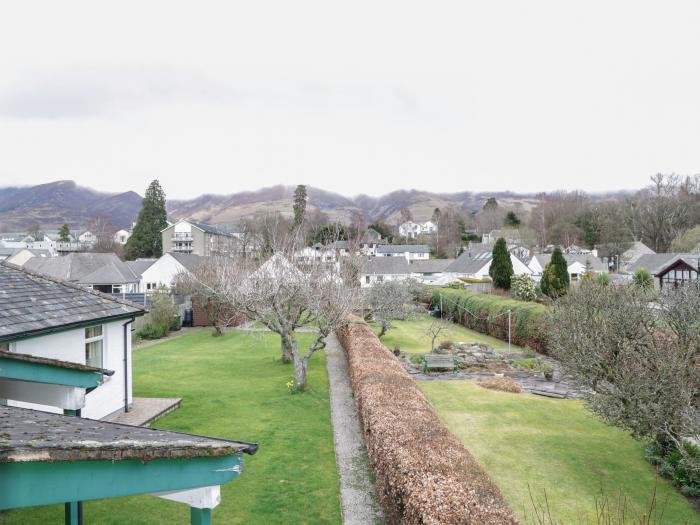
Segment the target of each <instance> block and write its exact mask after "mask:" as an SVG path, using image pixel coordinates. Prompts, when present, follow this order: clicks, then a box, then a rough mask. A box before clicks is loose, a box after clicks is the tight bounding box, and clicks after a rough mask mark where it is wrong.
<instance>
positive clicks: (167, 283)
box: [127, 252, 206, 293]
mask: <svg viewBox="0 0 700 525" xmlns="http://www.w3.org/2000/svg"><path fill="white" fill-rule="evenodd" d="M205 260H206V257H202V256H201V255H194V254H191V253H177V252H171V253H164V254H163V255H162V256H161V257H160V258H159V259H156V260H152V259H137V260H136V261H130V262H129V263H127V264H129V266H130V267H131V269H132V271H133V272H134V273H137V274H138V277H139V286H138V291H139V293H148V292H151V291H153V290H156V289H157V288H170V287H171V286H172V285H173V283H174V280H175V277H176V276H177V275H178V274H179V273H184V272H190V271H192V269H194V268H195V267H196V266H197V265H199V264H201V263H202V262H203V261H205ZM149 263H150V264H149Z"/></svg>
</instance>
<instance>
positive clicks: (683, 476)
mask: <svg viewBox="0 0 700 525" xmlns="http://www.w3.org/2000/svg"><path fill="white" fill-rule="evenodd" d="M683 448H684V449H685V451H684V452H685V454H687V455H688V456H690V457H692V458H697V457H700V448H698V446H697V445H695V444H693V443H691V442H689V441H686V442H685V443H684V444H683ZM645 456H646V458H647V460H648V461H649V462H650V463H651V464H652V465H658V467H659V473H660V474H661V475H662V476H664V477H667V478H669V479H670V480H671V482H672V483H673V484H674V485H675V486H676V487H678V488H679V489H680V491H681V492H682V493H683V494H685V495H686V496H690V497H693V498H697V497H698V496H700V473H698V472H697V471H694V470H693V469H691V468H687V466H686V462H685V461H684V460H683V456H684V454H682V453H681V452H680V451H679V450H674V449H671V450H666V451H665V450H663V449H662V447H660V446H659V445H657V444H655V443H652V444H650V445H648V446H647V448H646V450H645Z"/></svg>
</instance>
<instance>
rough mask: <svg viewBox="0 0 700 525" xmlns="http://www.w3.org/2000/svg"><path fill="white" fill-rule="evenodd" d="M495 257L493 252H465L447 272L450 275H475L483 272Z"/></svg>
mask: <svg viewBox="0 0 700 525" xmlns="http://www.w3.org/2000/svg"><path fill="white" fill-rule="evenodd" d="M492 257H493V252H492V251H491V250H482V251H479V252H475V251H472V252H470V251H465V252H462V254H461V255H460V256H459V257H457V259H455V261H454V262H453V263H452V264H450V265H449V266H448V267H447V268H446V269H445V271H446V272H448V273H461V274H466V275H469V274H474V273H476V272H478V271H479V270H481V269H482V268H483V267H484V266H485V265H487V264H488V263H489V261H490V260H491V258H492Z"/></svg>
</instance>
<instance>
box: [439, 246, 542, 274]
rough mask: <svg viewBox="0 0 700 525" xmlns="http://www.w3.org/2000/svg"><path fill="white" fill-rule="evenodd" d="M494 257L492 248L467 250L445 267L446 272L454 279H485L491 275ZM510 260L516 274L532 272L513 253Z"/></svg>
mask: <svg viewBox="0 0 700 525" xmlns="http://www.w3.org/2000/svg"><path fill="white" fill-rule="evenodd" d="M492 259H493V252H492V251H490V250H482V251H465V252H462V254H461V255H460V256H459V257H458V258H457V259H456V260H455V261H454V262H453V263H452V264H451V265H450V266H448V267H447V268H446V269H445V274H449V275H450V276H451V278H452V279H456V278H458V277H471V278H473V279H484V278H487V277H489V268H491V261H492ZM510 262H511V264H512V265H513V273H514V274H515V275H531V274H532V271H531V270H530V268H528V266H527V264H525V262H524V261H522V260H521V259H519V258H518V257H517V256H516V255H515V254H513V253H511V254H510Z"/></svg>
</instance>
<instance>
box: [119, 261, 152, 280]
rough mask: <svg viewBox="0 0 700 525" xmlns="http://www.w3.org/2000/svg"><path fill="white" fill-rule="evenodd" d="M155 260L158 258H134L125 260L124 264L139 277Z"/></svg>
mask: <svg viewBox="0 0 700 525" xmlns="http://www.w3.org/2000/svg"><path fill="white" fill-rule="evenodd" d="M157 260H158V259H136V260H135V261H126V264H127V266H128V267H129V268H131V271H132V272H134V275H136V277H141V275H143V272H145V271H146V270H148V269H149V268H150V267H151V266H153V263H154V262H156V261H157Z"/></svg>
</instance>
